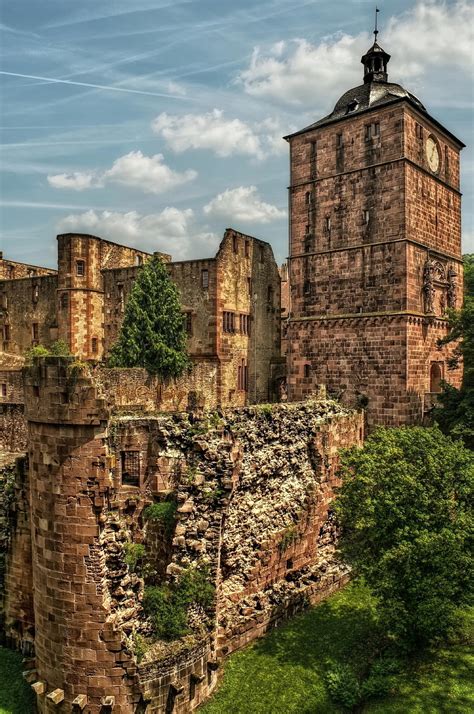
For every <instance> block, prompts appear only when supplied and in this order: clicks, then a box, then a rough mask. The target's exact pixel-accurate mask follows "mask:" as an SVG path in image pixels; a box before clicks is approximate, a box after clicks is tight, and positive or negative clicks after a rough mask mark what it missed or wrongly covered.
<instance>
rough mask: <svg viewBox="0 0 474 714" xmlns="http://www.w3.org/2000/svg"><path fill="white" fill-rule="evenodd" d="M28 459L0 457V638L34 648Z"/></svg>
mask: <svg viewBox="0 0 474 714" xmlns="http://www.w3.org/2000/svg"><path fill="white" fill-rule="evenodd" d="M29 496H30V487H29V474H28V459H27V458H26V457H25V456H22V457H19V456H18V455H15V454H2V455H1V456H0V641H2V642H3V643H4V644H7V645H8V646H9V647H12V648H14V649H19V650H21V651H22V652H23V654H25V655H27V656H29V655H31V654H32V653H33V651H34V635H35V631H34V608H33V580H32V558H31V555H32V553H31V521H30V502H29Z"/></svg>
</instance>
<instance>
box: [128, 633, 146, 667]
mask: <svg viewBox="0 0 474 714" xmlns="http://www.w3.org/2000/svg"><path fill="white" fill-rule="evenodd" d="M132 642H133V652H134V654H135V657H136V658H137V662H141V661H142V659H143V657H144V655H145V653H146V651H147V649H148V646H147V642H146V640H145V638H144V637H143V636H142V635H140V634H139V633H138V632H134V633H133V635H132Z"/></svg>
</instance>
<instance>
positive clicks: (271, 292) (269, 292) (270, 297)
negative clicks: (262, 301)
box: [267, 285, 275, 307]
mask: <svg viewBox="0 0 474 714" xmlns="http://www.w3.org/2000/svg"><path fill="white" fill-rule="evenodd" d="M274 294H275V291H274V290H273V286H272V285H269V286H268V289H267V303H268V306H269V307H273V297H274Z"/></svg>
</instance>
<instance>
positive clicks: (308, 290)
mask: <svg viewBox="0 0 474 714" xmlns="http://www.w3.org/2000/svg"><path fill="white" fill-rule="evenodd" d="M303 292H304V294H305V295H310V294H311V283H310V282H309V280H305V281H304V285H303Z"/></svg>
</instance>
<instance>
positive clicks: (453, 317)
mask: <svg viewBox="0 0 474 714" xmlns="http://www.w3.org/2000/svg"><path fill="white" fill-rule="evenodd" d="M449 327H450V330H449V333H448V335H447V336H446V337H445V338H444V339H442V340H440V342H439V343H440V344H441V345H443V344H449V343H451V342H457V346H456V348H455V350H454V354H453V357H452V359H451V360H450V362H449V364H448V369H449V368H451V369H452V368H455V367H457V366H458V365H459V364H462V365H463V379H462V383H461V387H460V388H459V389H457V388H456V387H453V386H452V385H450V384H447V383H446V384H444V386H443V391H442V393H441V394H440V395H439V403H440V406H439V407H438V408H437V409H435V411H434V415H433V416H434V419H435V420H436V421H437V422H438V424H439V425H440V427H441V429H442V430H443V431H444V432H445V433H447V434H451V435H452V436H455V437H459V438H461V439H463V440H464V442H465V444H466V446H468V447H469V448H470V449H474V255H465V256H464V305H463V307H462V309H461V310H457V311H454V310H453V311H450V312H449Z"/></svg>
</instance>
